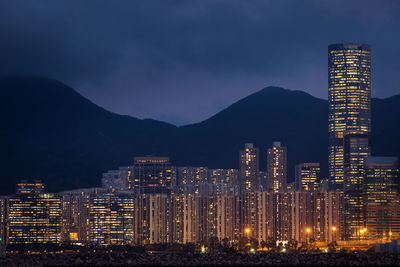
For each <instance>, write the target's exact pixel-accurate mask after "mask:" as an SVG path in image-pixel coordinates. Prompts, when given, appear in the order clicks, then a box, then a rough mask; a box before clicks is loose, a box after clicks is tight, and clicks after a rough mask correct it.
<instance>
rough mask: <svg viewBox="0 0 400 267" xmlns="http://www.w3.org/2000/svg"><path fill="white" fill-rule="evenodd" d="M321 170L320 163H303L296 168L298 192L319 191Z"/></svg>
mask: <svg viewBox="0 0 400 267" xmlns="http://www.w3.org/2000/svg"><path fill="white" fill-rule="evenodd" d="M320 171H321V168H320V166H319V163H301V164H298V165H296V166H295V187H296V190H304V191H315V190H317V189H318V181H319V180H320Z"/></svg>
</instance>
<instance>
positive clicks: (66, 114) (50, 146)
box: [0, 77, 400, 194]
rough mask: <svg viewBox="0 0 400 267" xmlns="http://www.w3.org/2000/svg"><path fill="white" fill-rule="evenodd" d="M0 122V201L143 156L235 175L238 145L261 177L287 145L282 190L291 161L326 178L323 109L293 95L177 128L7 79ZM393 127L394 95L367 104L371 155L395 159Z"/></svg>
mask: <svg viewBox="0 0 400 267" xmlns="http://www.w3.org/2000/svg"><path fill="white" fill-rule="evenodd" d="M71 91H72V92H71ZM33 92H35V93H36V94H37V95H35V94H33ZM0 117H1V121H2V122H3V123H2V124H0V138H1V139H0V147H2V148H3V149H1V150H0V167H1V169H2V170H3V171H2V172H1V174H0V178H1V179H0V193H2V194H4V193H7V194H9V193H12V192H13V191H14V188H15V184H16V183H17V182H18V181H19V180H21V179H42V180H43V181H44V182H45V184H46V186H47V188H48V190H49V191H59V190H67V189H73V188H77V187H90V186H98V185H99V184H100V180H101V173H102V172H105V171H107V170H110V169H115V168H117V167H118V166H124V165H129V164H132V162H133V157H134V156H142V155H149V154H154V155H162V156H170V157H171V161H172V162H173V164H174V165H178V166H188V165H192V166H207V167H210V168H238V157H239V156H238V155H239V150H241V149H242V148H243V146H244V143H246V142H252V143H255V145H256V146H257V147H259V148H260V168H261V169H264V170H265V169H266V150H267V148H269V147H270V146H271V145H272V142H273V141H281V142H282V144H283V145H284V146H287V147H288V165H289V166H288V173H289V177H288V178H289V181H290V180H292V179H293V172H294V171H293V169H294V165H295V164H298V163H300V162H307V161H318V162H321V166H322V174H323V177H326V175H327V153H328V152H327V151H328V110H327V100H324V99H320V98H316V97H314V96H312V95H310V94H308V93H306V92H302V91H299V90H288V89H283V88H280V87H274V86H270V87H266V88H264V89H262V90H260V91H257V92H255V93H253V94H251V95H249V96H247V97H245V98H243V99H241V100H239V101H237V102H235V103H233V104H232V105H230V106H228V107H227V108H225V109H223V110H221V111H220V112H218V113H216V114H215V115H213V116H211V117H210V118H208V119H206V120H203V121H201V122H198V123H194V124H189V125H185V126H179V127H178V126H175V125H173V124H170V123H166V122H161V121H157V120H152V119H137V118H135V117H131V116H128V115H119V114H116V113H113V112H110V111H108V110H106V109H104V108H102V107H100V106H98V105H96V104H94V103H92V102H91V101H90V100H88V99H86V98H84V97H83V96H82V95H80V94H79V93H77V92H76V91H75V90H74V89H72V88H71V87H68V86H66V85H64V84H62V83H60V82H58V81H56V80H54V79H45V78H32V77H28V78H26V77H25V78H21V77H12V78H9V77H8V78H1V79H0ZM399 120H400V95H395V96H392V97H390V98H386V99H375V98H374V99H372V145H373V149H372V151H373V154H374V155H383V156H386V155H387V156H390V155H395V156H399V155H400V153H399V152H400V144H399V143H400V142H399V140H398V137H397V136H400V129H399V128H400V127H399V126H398V123H397V121H399Z"/></svg>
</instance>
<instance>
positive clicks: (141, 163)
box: [131, 157, 176, 194]
mask: <svg viewBox="0 0 400 267" xmlns="http://www.w3.org/2000/svg"><path fill="white" fill-rule="evenodd" d="M175 183H176V170H175V168H173V167H172V166H171V163H170V161H169V158H168V157H135V158H134V166H133V176H132V178H131V188H132V189H133V190H134V191H135V192H136V193H140V194H169V193H170V192H171V187H172V186H173V185H174V184H175Z"/></svg>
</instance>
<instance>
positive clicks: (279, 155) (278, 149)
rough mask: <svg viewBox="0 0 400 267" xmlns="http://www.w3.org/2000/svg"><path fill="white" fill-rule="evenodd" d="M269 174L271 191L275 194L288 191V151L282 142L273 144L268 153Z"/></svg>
mask: <svg viewBox="0 0 400 267" xmlns="http://www.w3.org/2000/svg"><path fill="white" fill-rule="evenodd" d="M267 153H268V154H267V172H268V183H269V189H270V190H272V191H274V192H279V191H282V190H286V176H287V156H286V153H287V149H286V147H284V146H281V142H273V144H272V148H270V149H268V152H267Z"/></svg>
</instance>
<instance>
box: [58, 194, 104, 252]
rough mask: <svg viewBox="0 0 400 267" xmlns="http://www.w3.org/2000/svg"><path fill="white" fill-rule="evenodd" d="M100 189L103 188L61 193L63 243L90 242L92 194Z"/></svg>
mask: <svg viewBox="0 0 400 267" xmlns="http://www.w3.org/2000/svg"><path fill="white" fill-rule="evenodd" d="M98 190H101V189H97V188H93V189H77V190H71V191H64V192H61V193H60V194H61V196H62V227H61V232H62V242H63V243H72V244H86V243H88V242H89V239H88V238H89V206H90V194H97V193H98V192H97V191H98ZM104 191H105V190H104Z"/></svg>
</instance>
